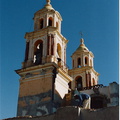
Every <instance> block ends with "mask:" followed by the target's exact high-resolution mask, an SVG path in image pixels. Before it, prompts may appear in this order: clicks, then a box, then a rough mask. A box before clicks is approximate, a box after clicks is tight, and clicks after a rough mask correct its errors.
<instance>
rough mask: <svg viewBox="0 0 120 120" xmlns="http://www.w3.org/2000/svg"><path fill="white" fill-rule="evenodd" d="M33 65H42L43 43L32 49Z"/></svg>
mask: <svg viewBox="0 0 120 120" xmlns="http://www.w3.org/2000/svg"><path fill="white" fill-rule="evenodd" d="M34 49H35V50H34V51H35V52H34V63H35V65H38V64H42V54H43V42H42V41H40V42H39V43H38V44H37V45H35V48H34Z"/></svg>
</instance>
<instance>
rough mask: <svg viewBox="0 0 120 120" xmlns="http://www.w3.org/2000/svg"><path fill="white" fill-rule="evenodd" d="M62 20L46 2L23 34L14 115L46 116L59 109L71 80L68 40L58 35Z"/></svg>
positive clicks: (48, 1) (47, 0) (47, 1)
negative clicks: (21, 59) (22, 51)
mask: <svg viewBox="0 0 120 120" xmlns="http://www.w3.org/2000/svg"><path fill="white" fill-rule="evenodd" d="M61 21H62V17H61V15H60V14H59V12H57V11H55V10H54V9H53V7H52V5H51V4H50V0H46V5H45V6H44V8H43V9H41V10H39V11H37V12H36V13H35V14H34V31H33V32H29V33H26V34H25V39H26V52H25V59H24V62H23V63H22V68H21V69H18V70H16V72H17V74H19V76H20V80H19V81H20V88H19V99H18V110H17V115H18V116H25V115H32V116H40V115H46V114H50V113H53V112H55V111H56V109H57V108H58V107H60V106H61V102H62V99H63V98H64V96H65V94H67V93H68V90H69V86H68V83H69V82H71V81H72V78H71V77H70V76H69V75H68V68H67V67H66V45H67V42H68V40H66V38H65V37H63V35H62V34H61Z"/></svg>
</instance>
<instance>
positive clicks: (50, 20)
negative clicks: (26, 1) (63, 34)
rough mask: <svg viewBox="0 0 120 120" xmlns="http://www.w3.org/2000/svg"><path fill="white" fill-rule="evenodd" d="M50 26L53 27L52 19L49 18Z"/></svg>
mask: <svg viewBox="0 0 120 120" xmlns="http://www.w3.org/2000/svg"><path fill="white" fill-rule="evenodd" d="M48 26H52V17H50V18H49V23H48Z"/></svg>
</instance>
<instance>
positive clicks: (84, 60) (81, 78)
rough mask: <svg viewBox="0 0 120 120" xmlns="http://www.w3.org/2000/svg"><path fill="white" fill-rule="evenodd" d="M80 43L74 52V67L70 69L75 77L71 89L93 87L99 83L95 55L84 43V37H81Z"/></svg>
mask: <svg viewBox="0 0 120 120" xmlns="http://www.w3.org/2000/svg"><path fill="white" fill-rule="evenodd" d="M80 42H81V43H80V45H79V47H78V48H77V49H76V51H75V52H74V53H73V54H72V56H71V57H72V69H71V70H69V75H70V76H71V77H72V78H73V81H72V82H71V89H73V90H74V89H75V88H77V90H78V91H83V90H85V89H91V88H92V87H93V86H95V85H97V84H98V76H99V73H97V72H96V71H95V70H94V62H93V58H94V55H93V53H92V52H91V51H89V49H88V48H87V47H86V46H85V44H84V39H83V38H81V40H80Z"/></svg>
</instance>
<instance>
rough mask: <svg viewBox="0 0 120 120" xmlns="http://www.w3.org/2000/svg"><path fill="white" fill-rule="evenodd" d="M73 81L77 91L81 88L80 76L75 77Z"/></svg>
mask: <svg viewBox="0 0 120 120" xmlns="http://www.w3.org/2000/svg"><path fill="white" fill-rule="evenodd" d="M75 81H76V88H77V90H79V91H80V90H82V89H83V84H82V77H81V76H78V77H76V79H75Z"/></svg>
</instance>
